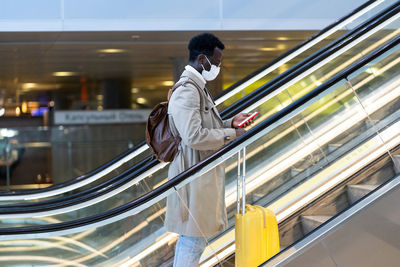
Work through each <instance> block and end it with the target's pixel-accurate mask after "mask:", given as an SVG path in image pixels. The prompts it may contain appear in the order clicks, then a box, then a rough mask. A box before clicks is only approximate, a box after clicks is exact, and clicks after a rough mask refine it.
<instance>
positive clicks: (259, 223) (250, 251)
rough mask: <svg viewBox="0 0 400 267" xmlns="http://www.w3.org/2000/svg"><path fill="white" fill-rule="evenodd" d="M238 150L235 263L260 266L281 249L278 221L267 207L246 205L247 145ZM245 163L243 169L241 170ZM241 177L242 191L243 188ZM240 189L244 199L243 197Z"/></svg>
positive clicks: (240, 265)
mask: <svg viewBox="0 0 400 267" xmlns="http://www.w3.org/2000/svg"><path fill="white" fill-rule="evenodd" d="M242 155H243V161H242V164H241V160H240V158H241V151H239V153H238V163H237V166H238V180H237V209H236V215H235V246H236V248H235V266H236V267H253V266H254V267H255V266H259V265H260V264H262V263H263V262H265V261H266V260H268V259H269V258H271V257H272V256H274V255H275V254H277V253H278V252H279V232H278V222H277V220H276V217H275V214H274V213H273V212H272V211H271V210H269V209H266V208H264V207H261V206H252V205H246V189H245V176H246V148H243V150H242ZM241 165H242V166H243V167H242V170H241V168H240V167H241ZM240 180H241V182H242V190H240ZM240 191H242V198H241V199H240V193H239V192H240Z"/></svg>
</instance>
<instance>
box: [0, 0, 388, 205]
mask: <svg viewBox="0 0 400 267" xmlns="http://www.w3.org/2000/svg"><path fill="white" fill-rule="evenodd" d="M383 2H384V1H383V0H378V1H368V2H366V3H365V4H363V5H362V6H360V7H359V8H357V9H356V10H354V11H353V12H351V13H350V14H349V15H347V16H345V17H343V18H341V19H340V20H338V21H337V22H335V23H333V24H332V25H329V26H328V27H326V28H325V29H323V30H322V31H320V32H319V33H318V34H316V35H314V36H313V37H312V38H310V39H308V40H306V41H304V42H303V43H301V44H299V45H298V46H296V47H294V48H292V49H291V50H289V51H288V52H286V53H285V54H283V55H282V56H280V57H279V58H277V59H276V60H274V61H272V62H270V63H268V64H266V65H265V66H263V67H261V68H260V69H258V70H256V71H255V72H254V73H253V74H250V75H248V76H247V77H245V78H243V79H242V80H240V81H238V82H237V83H235V84H234V85H232V86H230V87H229V88H227V89H226V90H224V92H223V93H222V94H220V95H218V96H217V98H216V103H217V105H218V104H221V103H223V102H224V101H226V100H227V99H229V98H231V97H232V96H234V95H238V93H239V92H241V91H243V90H244V89H246V88H248V87H249V86H250V85H251V84H253V83H254V82H255V81H257V80H259V79H261V78H262V77H265V75H267V74H269V73H271V72H272V71H273V70H276V69H277V68H278V67H279V66H282V65H283V64H289V62H290V61H291V60H293V59H294V58H296V57H299V55H301V54H302V53H304V52H307V53H309V51H308V50H310V49H312V48H313V47H314V46H316V45H317V44H318V43H320V42H321V41H323V40H325V39H327V38H328V37H329V36H331V35H332V34H334V33H336V32H337V31H339V30H341V29H343V27H345V26H346V25H348V24H350V23H351V22H352V21H354V20H355V19H357V18H359V17H360V16H363V15H364V14H366V13H367V12H368V11H371V10H374V9H376V7H379V6H380V5H382V3H383ZM387 2H390V1H387ZM387 2H386V3H387ZM253 89H254V88H253ZM253 89H252V90H253ZM250 91H251V90H250ZM143 152H146V153H149V151H148V148H147V146H146V145H144V144H143V143H141V144H140V145H138V147H136V148H135V149H131V150H128V151H127V152H125V153H124V154H123V155H120V156H118V157H116V158H115V159H114V160H112V161H111V162H110V163H107V164H105V165H104V166H101V167H100V168H98V169H96V170H94V171H92V172H90V173H88V174H86V175H83V176H81V177H78V178H76V179H74V180H71V181H69V182H67V183H64V184H60V185H57V186H53V187H51V188H48V189H43V190H33V191H29V192H23V193H21V192H4V193H3V192H2V193H1V194H0V201H15V200H32V199H38V198H47V197H52V196H55V195H57V194H62V193H65V192H69V191H72V190H75V189H78V188H80V187H82V186H84V185H88V184H90V183H92V182H95V181H96V180H97V179H99V178H101V177H103V176H104V175H105V174H107V173H109V172H111V171H113V170H114V169H115V168H118V167H120V166H121V165H123V164H124V163H126V162H128V161H130V160H131V159H132V158H134V157H136V156H138V155H139V154H141V153H143Z"/></svg>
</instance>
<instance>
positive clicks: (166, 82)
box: [162, 81, 175, 86]
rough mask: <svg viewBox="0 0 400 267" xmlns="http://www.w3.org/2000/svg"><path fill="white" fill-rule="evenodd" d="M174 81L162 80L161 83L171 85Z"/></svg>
mask: <svg viewBox="0 0 400 267" xmlns="http://www.w3.org/2000/svg"><path fill="white" fill-rule="evenodd" d="M174 84H175V83H174V81H163V82H162V85H164V86H173V85H174Z"/></svg>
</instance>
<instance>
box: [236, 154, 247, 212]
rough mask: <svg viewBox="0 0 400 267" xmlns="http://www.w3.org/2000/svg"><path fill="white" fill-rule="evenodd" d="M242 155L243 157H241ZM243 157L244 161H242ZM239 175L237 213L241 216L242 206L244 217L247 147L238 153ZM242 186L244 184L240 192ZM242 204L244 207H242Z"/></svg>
mask: <svg viewBox="0 0 400 267" xmlns="http://www.w3.org/2000/svg"><path fill="white" fill-rule="evenodd" d="M241 155H242V156H241ZM241 157H242V159H241ZM237 168H238V175H237V195H236V196H237V200H236V213H237V214H240V206H242V215H244V213H245V210H246V183H245V178H246V147H244V148H243V149H241V150H239V151H238V162H237ZM240 184H242V190H240ZM240 191H241V193H242V199H241V201H240ZM240 204H242V205H240Z"/></svg>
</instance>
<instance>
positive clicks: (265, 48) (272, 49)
mask: <svg viewBox="0 0 400 267" xmlns="http://www.w3.org/2000/svg"><path fill="white" fill-rule="evenodd" d="M257 50H259V51H276V50H277V48H276V47H262V48H259V49H257Z"/></svg>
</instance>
